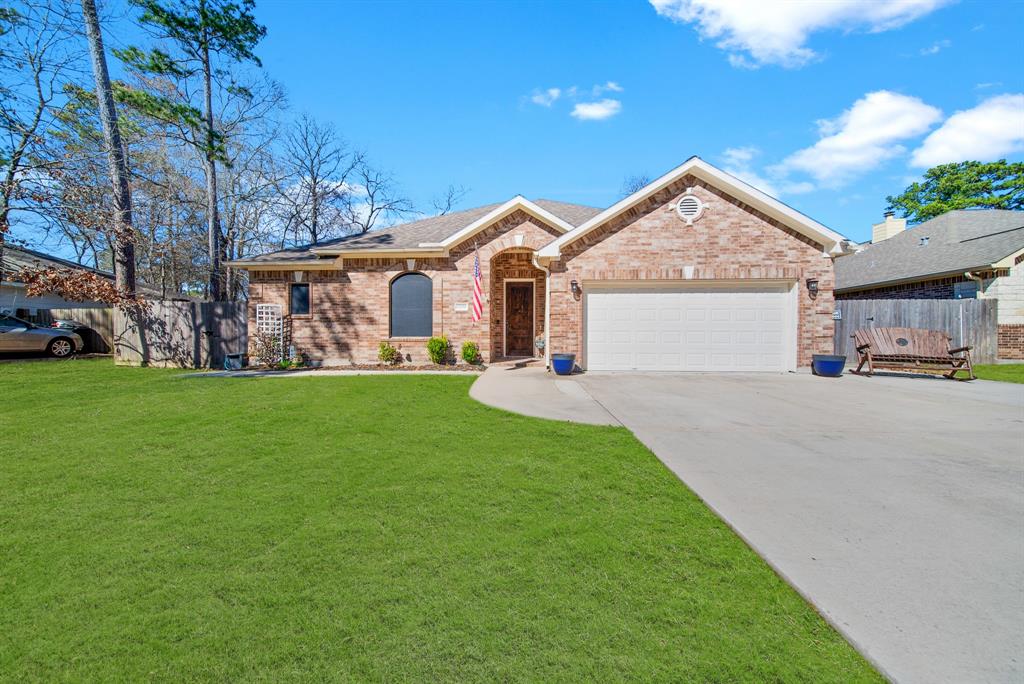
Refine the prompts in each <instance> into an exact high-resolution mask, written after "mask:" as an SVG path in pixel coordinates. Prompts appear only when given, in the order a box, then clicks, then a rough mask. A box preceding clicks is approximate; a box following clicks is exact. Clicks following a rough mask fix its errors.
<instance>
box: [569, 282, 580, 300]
mask: <svg viewBox="0 0 1024 684" xmlns="http://www.w3.org/2000/svg"><path fill="white" fill-rule="evenodd" d="M569 287H570V288H571V289H572V296H573V297H575V298H576V299H579V298H580V295H581V294H583V290H581V289H580V284H579V283H578V282H577V281H575V280H573V281H572V282H570V283H569Z"/></svg>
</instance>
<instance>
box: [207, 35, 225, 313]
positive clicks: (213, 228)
mask: <svg viewBox="0 0 1024 684" xmlns="http://www.w3.org/2000/svg"><path fill="white" fill-rule="evenodd" d="M207 31H208V30H207V29H204V33H203V104H204V107H205V110H206V111H205V112H204V115H205V117H206V156H205V158H204V160H203V162H204V163H203V169H204V170H205V171H206V230H207V234H208V245H207V249H208V250H209V258H210V299H212V300H213V301H215V302H217V301H220V300H222V299H223V298H224V277H223V274H222V273H221V265H220V263H221V247H220V214H219V213H218V212H217V161H216V155H215V154H214V140H215V138H214V131H213V85H212V83H211V68H210V47H209V39H208V35H207Z"/></svg>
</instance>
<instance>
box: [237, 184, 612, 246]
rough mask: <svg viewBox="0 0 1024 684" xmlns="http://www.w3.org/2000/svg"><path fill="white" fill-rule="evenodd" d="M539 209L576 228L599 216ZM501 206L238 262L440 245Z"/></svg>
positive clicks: (566, 207)
mask: <svg viewBox="0 0 1024 684" xmlns="http://www.w3.org/2000/svg"><path fill="white" fill-rule="evenodd" d="M534 204H536V205H538V206H539V207H541V208H542V209H544V210H546V211H549V212H551V213H552V214H554V215H555V216H557V217H558V218H560V219H562V220H563V221H565V222H566V223H569V224H571V225H574V226H578V225H579V224H581V223H583V222H584V221H586V220H587V219H589V218H591V217H593V216H596V215H597V214H599V213H601V210H600V209H596V208H594V207H587V206H583V205H580V204H569V203H567V202H556V201H554V200H546V199H539V200H536V201H535V202H534ZM500 206H501V204H488V205H485V206H482V207H474V208H473V209H465V210H463V211H453V212H452V213H450V214H445V215H443V216H431V217H429V218H424V219H420V220H418V221H411V222H409V223H402V224H399V225H397V226H390V227H388V228H384V229H381V230H375V231H372V232H369V233H364V234H362V235H346V236H345V237H340V238H336V239H334V240H326V241H323V242H319V243H316V244H308V245H301V246H299V247H292V248H290V249H283V250H279V251H277V252H270V253H268V254H260V255H259V256H254V257H247V258H245V259H243V260H242V261H246V262H249V261H252V262H261V261H266V262H288V261H309V260H313V259H316V258H317V255H316V254H315V253H313V252H312V251H311V250H312V248H314V247H317V248H320V247H344V248H345V249H353V250H357V249H358V250H363V249H366V250H370V249H380V248H385V249H402V248H410V249H414V248H416V247H419V246H420V244H422V243H436V242H441V241H442V240H444V239H445V238H447V237H450V236H452V235H454V234H455V233H457V232H459V231H460V230H462V229H463V228H465V227H466V226H468V225H470V224H471V223H473V222H474V221H476V220H478V219H481V218H483V217H484V216H487V214H489V213H491V212H492V211H494V210H495V209H497V208H498V207H500Z"/></svg>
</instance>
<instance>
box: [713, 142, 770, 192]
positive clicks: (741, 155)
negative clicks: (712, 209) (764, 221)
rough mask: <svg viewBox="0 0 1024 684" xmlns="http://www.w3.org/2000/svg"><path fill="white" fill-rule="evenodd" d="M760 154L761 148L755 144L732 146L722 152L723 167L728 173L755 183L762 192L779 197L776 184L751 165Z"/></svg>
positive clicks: (752, 183)
mask: <svg viewBox="0 0 1024 684" xmlns="http://www.w3.org/2000/svg"><path fill="white" fill-rule="evenodd" d="M760 154H761V150H759V149H758V148H756V147H753V146H748V147H730V148H728V149H726V150H725V152H723V153H722V158H723V159H724V164H723V167H722V168H723V169H724V170H725V172H726V173H731V174H732V175H734V176H736V177H737V178H739V179H740V180H741V181H744V182H746V183H749V184H751V185H753V186H754V187H755V188H757V189H758V190H760V191H761V192H764V193H767V194H769V195H772V196H773V197H778V196H779V190H778V188H776V187H775V184H774V183H772V182H771V181H770V180H768V179H767V178H765V177H764V176H761V175H760V174H758V173H757V172H756V171H754V169H753V168H752V167H751V162H752V161H753V160H754V158H755V157H757V156H758V155H760Z"/></svg>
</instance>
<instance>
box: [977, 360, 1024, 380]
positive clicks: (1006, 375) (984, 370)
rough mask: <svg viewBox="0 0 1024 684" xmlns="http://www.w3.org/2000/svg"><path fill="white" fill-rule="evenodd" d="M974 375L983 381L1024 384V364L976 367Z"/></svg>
mask: <svg viewBox="0 0 1024 684" xmlns="http://www.w3.org/2000/svg"><path fill="white" fill-rule="evenodd" d="M974 374H975V375H977V376H978V377H979V378H981V379H982V380H998V381H1000V382H1022V383H1024V363H999V364H991V365H984V364H983V365H979V366H975V367H974Z"/></svg>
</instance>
